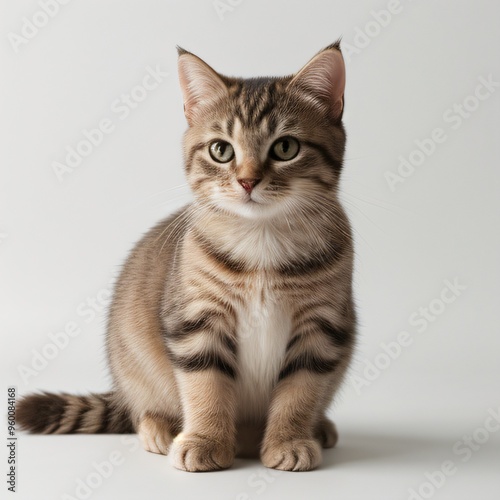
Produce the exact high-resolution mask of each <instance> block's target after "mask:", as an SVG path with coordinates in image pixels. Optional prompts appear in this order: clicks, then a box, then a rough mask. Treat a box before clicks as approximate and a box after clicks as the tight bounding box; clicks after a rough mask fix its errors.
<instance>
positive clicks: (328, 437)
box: [315, 417, 339, 448]
mask: <svg viewBox="0 0 500 500" xmlns="http://www.w3.org/2000/svg"><path fill="white" fill-rule="evenodd" d="M315 437H316V439H317V440H318V441H319V442H320V444H321V446H322V447H323V448H333V447H334V446H335V445H336V444H337V441H338V440H339V435H338V432H337V428H336V427H335V424H334V423H333V422H332V421H331V420H330V419H329V418H327V417H323V418H321V419H320V421H319V422H318V423H317V425H316V430H315Z"/></svg>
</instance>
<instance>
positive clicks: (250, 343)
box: [237, 281, 291, 417]
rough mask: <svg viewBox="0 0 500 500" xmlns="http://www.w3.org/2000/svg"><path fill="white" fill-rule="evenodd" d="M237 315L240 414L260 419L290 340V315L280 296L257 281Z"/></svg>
mask: <svg viewBox="0 0 500 500" xmlns="http://www.w3.org/2000/svg"><path fill="white" fill-rule="evenodd" d="M237 316H238V330H237V337H238V397H239V407H240V412H241V415H242V417H243V416H244V417H262V416H263V415H264V414H265V412H266V409H267V406H268V404H269V399H270V394H271V391H272V388H273V386H274V384H275V382H276V380H277V377H278V374H279V371H280V368H281V365H282V363H283V359H284V356H285V351H286V345H287V343H288V341H289V339H290V333H291V332H290V330H291V320H290V316H291V315H290V313H289V311H288V310H287V305H286V303H285V301H284V300H283V299H282V297H280V296H279V295H277V294H276V293H273V291H272V290H271V289H270V288H269V287H268V286H266V284H265V283H264V282H259V281H257V283H254V284H253V286H252V287H251V289H250V290H249V291H248V293H247V294H246V301H245V303H244V304H242V305H241V306H240V307H239V309H238V311H237Z"/></svg>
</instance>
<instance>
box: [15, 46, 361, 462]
mask: <svg viewBox="0 0 500 500" xmlns="http://www.w3.org/2000/svg"><path fill="white" fill-rule="evenodd" d="M179 73H180V81H181V87H182V90H183V94H184V103H185V112H186V117H187V120H188V123H189V128H188V130H187V132H186V135H185V142H184V151H185V168H186V175H187V178H188V181H189V184H190V186H191V188H192V190H193V193H194V195H195V201H194V202H193V203H192V204H190V205H188V206H186V207H184V208H183V209H182V210H180V211H179V212H178V213H176V214H174V215H172V216H171V217H169V218H167V219H166V220H164V221H163V222H161V223H160V224H158V225H157V226H156V227H154V228H153V229H152V230H151V231H149V233H148V234H147V235H146V236H145V237H144V238H143V239H142V240H141V241H140V242H139V243H138V244H137V245H136V247H135V248H134V250H133V251H132V252H131V254H130V256H129V258H128V260H127V262H126V264H125V266H124V268H123V271H122V273H121V277H120V279H119V281H118V282H117V284H116V288H115V295H114V300H113V304H112V307H111V311H110V314H109V322H108V333H107V350H108V355H109V364H110V368H111V373H112V375H113V380H114V387H113V390H112V391H111V392H110V393H107V394H102V395H90V396H83V397H79V396H71V395H66V394H62V395H53V394H41V395H40V394H37V395H28V396H27V397H25V398H24V399H23V400H21V401H20V404H19V408H18V415H17V418H18V421H19V422H20V423H21V424H22V425H23V426H24V428H26V429H28V430H30V431H32V432H40V433H97V432H133V431H136V432H138V433H139V436H140V437H141V439H142V441H143V444H144V447H145V448H146V449H147V450H149V451H152V452H155V453H162V454H167V453H169V452H170V455H171V457H172V460H173V464H174V465H175V466H176V467H178V468H180V469H184V470H187V471H206V470H215V469H221V468H226V467H229V466H230V465H231V463H232V462H233V459H234V457H235V454H236V452H238V453H240V454H247V453H250V452H251V451H252V450H251V449H249V445H251V444H254V445H255V444H257V445H258V448H259V451H260V457H261V460H262V462H263V463H264V465H266V466H268V467H273V468H277V469H282V470H293V471H298V470H309V469H313V468H314V467H316V466H318V464H319V463H320V460H321V446H323V447H331V446H334V445H335V443H336V440H337V433H336V430H335V427H334V425H333V424H332V423H331V422H330V421H329V420H328V419H327V418H326V416H325V413H326V411H327V409H328V407H329V405H330V403H331V400H332V397H333V395H334V393H335V391H336V390H337V388H338V387H339V385H340V383H341V381H342V379H343V376H344V374H345V371H346V368H347V367H348V364H349V362H350V359H351V354H352V350H353V345H354V337H355V313H354V306H353V300H352V287H351V276H352V261H353V248H352V238H351V231H350V226H349V222H348V220H347V217H346V215H345V213H344V211H343V209H342V207H341V205H340V203H339V201H338V198H337V186H338V183H339V175H340V171H341V167H342V160H343V154H344V147H345V133H344V128H343V125H342V121H341V118H342V111H343V90H344V78H345V77H344V66H343V60H342V56H341V53H340V47H339V44H338V43H336V44H333V45H331V46H330V47H327V48H326V49H324V50H323V51H321V52H320V53H318V54H317V55H316V56H315V57H314V58H313V59H312V60H311V61H310V62H309V63H308V64H307V65H306V66H305V67H304V68H303V69H302V70H301V71H299V73H297V74H296V75H292V76H288V77H280V78H255V79H247V80H244V79H237V78H228V77H225V76H222V75H219V74H217V73H216V72H215V71H213V70H212V69H211V68H210V67H209V66H208V65H207V64H206V63H204V62H203V61H202V60H201V59H199V58H197V57H196V56H194V55H193V54H191V53H189V52H187V51H184V50H182V49H179ZM290 136H291V137H294V138H295V139H297V140H298V141H299V144H300V151H299V154H298V155H297V157H296V158H295V159H292V160H290V161H276V159H273V158H272V157H271V156H270V155H269V154H268V153H269V151H270V148H271V147H272V145H273V143H274V142H275V141H276V140H277V139H278V138H281V137H290ZM214 140H224V141H227V142H228V143H230V144H232V145H233V148H234V151H235V157H234V159H232V160H231V161H230V162H228V163H224V164H222V163H217V162H216V161H214V160H213V159H212V158H211V157H210V155H209V153H208V148H209V145H210V143H211V142H212V141H214ZM246 180H250V181H252V182H255V183H256V185H255V187H254V189H253V191H252V192H251V194H248V193H247V192H246V189H244V188H243V187H242V186H243V184H241V183H242V181H245V182H246ZM250 447H251V446H250Z"/></svg>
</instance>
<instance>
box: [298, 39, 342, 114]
mask: <svg viewBox="0 0 500 500" xmlns="http://www.w3.org/2000/svg"><path fill="white" fill-rule="evenodd" d="M289 86H296V87H298V88H300V89H301V90H302V91H305V92H307V93H309V94H310V95H311V96H312V97H314V98H316V99H318V100H320V101H321V102H323V103H324V104H325V105H326V106H327V109H329V111H330V113H331V116H332V118H334V119H335V120H340V119H341V118H342V112H343V110H344V89H345V64H344V58H343V57H342V52H341V51H340V42H335V43H334V44H332V45H330V46H328V47H326V48H325V49H323V50H322V51H321V52H319V53H318V54H316V55H315V56H314V57H313V58H312V59H311V60H310V61H309V62H308V63H307V64H306V65H305V66H304V67H303V68H302V69H301V70H300V71H299V72H298V73H297V74H295V75H294V76H293V78H292V80H291V82H290V83H289Z"/></svg>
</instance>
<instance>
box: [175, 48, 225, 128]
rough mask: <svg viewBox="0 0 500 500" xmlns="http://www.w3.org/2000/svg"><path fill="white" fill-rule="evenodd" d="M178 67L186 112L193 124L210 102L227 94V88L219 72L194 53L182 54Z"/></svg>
mask: <svg viewBox="0 0 500 500" xmlns="http://www.w3.org/2000/svg"><path fill="white" fill-rule="evenodd" d="M178 68H179V82H180V85H181V90H182V94H183V96H184V113H185V115H186V119H187V121H188V123H189V124H192V123H193V122H194V121H195V120H196V118H197V117H198V116H199V115H200V114H202V113H203V111H204V109H205V108H206V107H207V106H208V105H209V104H211V103H213V102H214V101H215V100H216V99H219V98H221V97H223V96H224V95H226V94H227V89H226V86H225V85H224V82H223V81H222V80H221V79H220V77H219V76H218V75H217V73H216V72H215V71H214V70H213V69H212V68H211V67H210V66H209V65H208V64H206V63H205V62H204V61H202V60H201V59H200V58H199V57H197V56H195V55H193V54H183V55H181V56H180V57H179V62H178Z"/></svg>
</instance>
